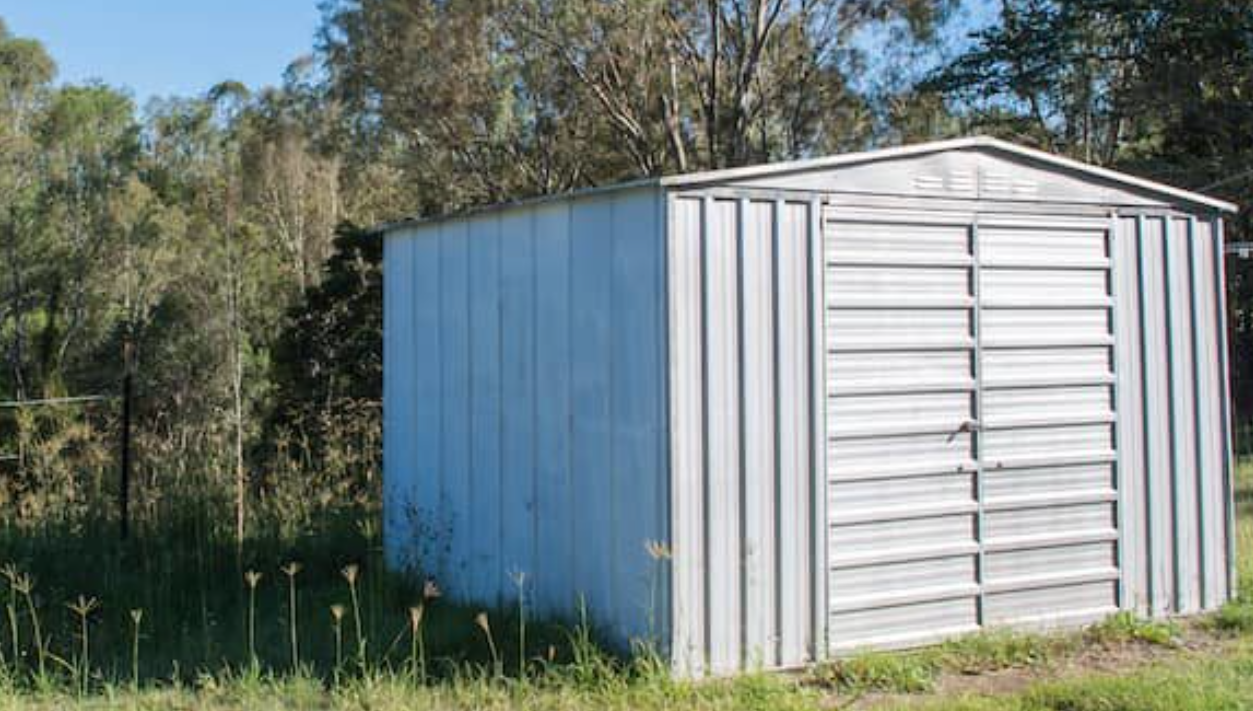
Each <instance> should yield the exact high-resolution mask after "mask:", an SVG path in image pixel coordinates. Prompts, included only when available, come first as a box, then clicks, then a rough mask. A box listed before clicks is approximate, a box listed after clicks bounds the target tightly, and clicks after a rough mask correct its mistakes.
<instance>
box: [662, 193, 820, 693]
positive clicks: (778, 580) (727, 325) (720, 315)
mask: <svg viewBox="0 0 1253 711" xmlns="http://www.w3.org/2000/svg"><path fill="white" fill-rule="evenodd" d="M819 211H820V208H819V206H818V203H817V202H816V201H813V202H811V201H808V200H801V201H797V200H796V199H795V198H791V199H784V198H780V199H778V200H753V199H748V198H716V197H712V196H701V195H682V194H680V195H675V196H673V197H672V198H671V199H670V216H669V223H670V239H669V245H670V246H669V250H670V251H669V254H670V258H669V290H670V291H669V301H670V358H671V363H670V368H671V369H670V398H671V402H670V426H671V447H672V449H671V502H672V503H671V505H672V510H671V517H672V544H673V551H674V559H673V590H672V594H673V605H674V608H673V619H674V626H673V629H672V640H673V642H672V646H673V653H674V658H675V666H676V668H677V669H678V670H679V671H681V672H683V673H698V672H701V671H704V670H710V671H713V672H715V673H719V672H726V671H731V670H734V669H739V668H744V667H754V666H764V667H777V666H794V665H798V664H802V663H804V662H805V661H806V660H808V659H810V658H812V654H813V652H814V640H815V636H814V632H815V629H816V627H819V625H816V624H815V623H816V620H815V608H814V606H813V600H814V599H816V597H815V587H816V586H817V585H820V584H821V581H820V580H816V579H815V577H814V575H813V572H814V564H815V560H816V558H815V547H814V534H815V530H816V529H817V528H818V527H816V526H815V524H814V521H815V520H816V519H815V516H816V515H818V514H817V513H816V511H817V509H816V506H815V497H814V496H813V492H814V488H815V476H814V472H815V471H818V469H817V466H816V460H817V457H819V456H821V455H820V454H816V452H815V447H814V444H813V443H814V438H813V432H814V431H815V428H816V427H817V426H818V424H817V423H818V421H819V420H820V418H821V412H820V410H819V409H815V408H814V407H813V404H814V402H815V400H814V397H813V396H814V393H813V387H814V385H813V383H814V382H815V379H814V378H813V374H812V369H813V367H814V362H815V359H814V352H813V350H812V347H813V344H814V341H813V339H812V335H811V331H812V329H813V319H812V316H813V313H814V310H813V298H814V294H815V290H814V289H812V288H811V274H813V273H814V271H813V263H812V260H813V258H814V255H815V254H816V252H815V250H814V247H815V245H816V241H815V240H814V238H813V237H814V235H816V234H817V230H816V225H817V220H818V215H819Z"/></svg>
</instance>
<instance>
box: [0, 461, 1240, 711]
mask: <svg viewBox="0 0 1253 711" xmlns="http://www.w3.org/2000/svg"><path fill="white" fill-rule="evenodd" d="M1236 498H1237V504H1238V507H1239V533H1238V543H1237V545H1238V548H1239V550H1240V553H1241V558H1240V565H1239V574H1240V580H1241V594H1240V596H1239V597H1238V599H1236V600H1235V601H1233V602H1232V603H1230V604H1228V605H1227V606H1226V607H1225V608H1224V609H1223V610H1222V611H1221V612H1219V613H1217V614H1215V615H1213V616H1211V617H1210V618H1209V619H1208V620H1207V622H1206V625H1207V628H1208V629H1210V630H1212V631H1214V632H1215V633H1217V634H1218V635H1219V637H1220V638H1221V637H1225V638H1227V639H1229V641H1228V642H1226V645H1227V647H1226V648H1225V651H1222V652H1213V651H1210V652H1205V653H1194V652H1190V651H1188V650H1187V649H1185V648H1179V645H1178V643H1179V641H1180V639H1181V636H1186V635H1187V634H1188V632H1187V630H1185V629H1183V628H1181V627H1180V626H1179V625H1177V624H1174V623H1162V622H1150V621H1145V620H1140V619H1137V618H1135V617H1133V616H1131V615H1125V614H1120V615H1116V616H1113V617H1111V618H1110V619H1108V620H1106V621H1104V622H1103V623H1101V624H1098V625H1095V626H1093V627H1091V628H1089V629H1087V630H1084V631H1081V632H1074V633H1068V634H1049V635H1041V634H1022V633H1011V632H989V633H984V634H980V635H974V636H970V637H965V638H960V639H956V640H953V641H950V642H947V643H945V644H942V645H937V646H935V647H932V648H928V649H922V650H916V651H911V652H903V653H871V654H864V655H857V656H853V657H850V658H847V659H842V660H839V661H836V662H831V663H826V664H822V665H819V666H817V667H815V668H814V669H812V670H809V671H808V672H807V673H805V674H802V675H768V674H751V675H745V676H741V677H737V678H734V679H724V680H712V681H699V682H683V681H676V680H673V679H671V678H670V677H669V676H668V675H667V674H666V673H665V670H664V667H663V665H661V664H660V663H659V662H657V661H656V660H654V659H653V658H652V657H650V656H649V655H647V654H645V655H641V656H640V657H639V658H637V659H634V660H626V659H623V658H620V657H617V656H614V655H612V654H609V653H606V652H604V651H603V650H601V649H599V648H597V647H596V645H595V644H594V643H593V640H594V638H595V632H594V630H588V629H586V628H585V627H579V626H578V625H576V624H574V623H572V622H571V621H567V622H566V623H564V624H557V623H549V624H537V623H536V622H535V621H528V624H527V629H526V638H527V647H526V649H525V650H520V649H519V636H520V635H519V633H518V629H519V624H518V623H519V617H518V613H517V611H516V610H512V609H510V610H488V611H486V612H487V614H488V620H489V622H490V628H491V630H492V642H493V643H494V644H495V645H496V646H497V647H498V648H499V649H498V655H499V658H500V659H501V660H502V661H501V662H500V663H499V664H498V665H497V664H493V662H492V659H493V655H492V652H491V650H490V647H489V644H488V642H487V638H486V636H485V635H484V634H483V631H482V630H481V628H480V627H478V626H477V625H476V624H475V616H476V614H478V613H479V612H480V610H478V609H467V608H462V607H457V606H454V605H452V604H449V603H447V602H446V601H444V600H434V601H428V603H427V605H426V606H425V607H424V608H423V611H424V614H423V617H422V625H423V626H422V630H423V633H424V634H423V640H424V642H425V645H424V647H425V656H426V658H427V659H426V660H427V664H426V665H425V666H426V671H427V672H428V677H429V678H428V679H427V680H426V683H422V682H421V680H420V679H419V674H418V673H417V672H416V669H417V667H416V665H415V664H414V663H413V662H414V660H413V658H412V656H411V655H412V649H413V648H414V647H413V644H412V641H413V640H412V637H411V632H410V627H409V623H410V617H409V610H410V608H411V607H412V606H414V605H415V604H416V603H417V602H419V601H420V600H422V599H423V592H422V590H421V589H420V588H419V587H418V586H415V585H414V584H413V583H411V582H409V581H407V580H405V579H402V578H399V577H396V576H393V575H389V574H388V573H386V572H385V571H384V570H383V565H382V561H381V552H380V546H379V541H378V536H377V531H376V529H375V528H374V527H373V526H372V525H370V524H369V523H368V522H369V521H372V520H374V516H373V515H365V514H360V515H359V514H352V513H348V514H345V515H343V516H340V517H336V518H331V519H328V520H326V521H324V522H323V523H322V524H321V527H320V528H319V529H317V530H311V531H306V532H304V533H303V534H301V535H296V536H286V537H281V538H280V537H278V536H273V537H265V536H261V537H258V538H255V539H254V540H252V541H250V542H249V544H248V546H247V547H246V549H245V552H244V554H243V556H242V558H241V557H238V556H237V554H236V550H235V546H234V545H233V543H232V542H231V541H230V540H229V538H222V537H221V534H220V533H216V532H215V531H216V530H217V529H216V528H215V527H214V526H211V525H209V524H208V523H207V519H208V517H209V512H208V511H207V509H206V510H204V511H200V512H195V511H193V512H191V513H189V514H188V516H187V517H186V518H185V519H184V520H182V521H178V522H175V523H173V524H170V525H166V526H163V527H162V528H160V529H159V530H152V529H149V530H145V531H140V532H138V534H137V535H136V536H134V537H133V538H132V540H130V541H128V542H127V543H125V544H122V543H119V542H117V541H116V540H115V539H114V538H113V537H112V536H109V535H101V534H100V530H101V528H100V527H99V526H90V525H89V526H83V527H70V526H63V527H48V528H45V529H41V530H39V531H30V530H21V531H18V530H5V529H0V565H3V564H6V563H11V564H12V565H13V566H14V567H15V569H16V570H18V571H20V572H21V573H22V574H29V575H30V576H32V577H33V579H34V591H33V593H32V595H31V603H32V604H33V605H34V606H35V615H34V616H32V615H31V614H30V613H29V612H28V611H27V607H26V600H25V599H24V597H23V596H20V595H19V596H17V597H10V594H11V592H12V591H11V590H10V588H9V586H7V585H6V584H4V583H3V582H2V581H0V652H3V664H2V665H0V711H3V710H4V709H9V708H14V709H16V708H35V709H41V708H46V709H55V708H64V707H66V706H69V705H76V706H77V707H80V708H102V709H103V708H115V707H118V706H125V707H128V708H136V709H164V708H198V709H208V710H209V711H217V710H218V709H223V710H225V709H238V708H249V709H276V710H277V709H286V708H317V709H366V708H368V709H377V710H379V711H389V710H391V709H397V710H398V709H407V708H435V709H470V708H485V709H555V710H563V709H584V708H608V709H759V708H768V709H780V710H788V709H826V708H839V707H840V706H842V705H845V704H847V703H849V702H850V701H852V700H855V699H858V698H861V697H864V696H866V695H876V694H877V695H878V696H876V698H881V699H882V700H883V702H884V703H886V704H889V707H890V704H891V703H893V702H894V701H893V700H894V699H896V698H898V697H897V696H895V695H898V694H907V695H909V698H910V705H909V707H910V708H928V709H939V710H942V711H949V710H954V709H993V708H995V709H1010V710H1014V709H1020V710H1022V711H1053V710H1055V711H1083V710H1086V709H1092V711H1098V710H1100V711H1118V710H1121V709H1127V710H1128V711H1129V710H1131V709H1183V710H1184V711H1187V710H1189V709H1207V710H1208V709H1227V708H1232V709H1235V708H1253V556H1250V555H1249V554H1250V552H1253V462H1249V461H1246V462H1244V463H1242V464H1241V466H1240V467H1239V477H1238V487H1237V492H1236ZM290 561H298V562H300V563H301V564H302V567H301V571H300V572H299V573H298V574H297V576H296V578H295V580H296V583H297V592H298V605H297V608H298V615H297V618H296V623H297V624H296V632H297V639H298V642H299V650H300V667H299V668H298V669H293V668H292V663H291V648H290V639H291V632H292V629H291V626H290V622H289V610H288V605H289V603H288V595H289V593H290V591H289V589H288V587H287V583H288V580H287V578H286V577H285V576H284V575H283V574H282V573H281V572H280V566H282V565H284V564H285V563H288V562H290ZM349 564H354V565H357V566H359V569H360V575H359V578H358V580H357V581H356V587H357V592H358V594H359V600H358V605H357V607H358V608H359V609H360V611H361V612H360V621H361V627H362V635H361V636H362V638H363V639H364V645H363V646H364V654H363V655H359V654H358V649H359V648H358V646H357V639H356V632H355V620H354V619H353V617H354V613H353V612H352V610H353V609H354V607H353V605H352V600H351V596H350V592H351V591H350V588H349V586H348V583H347V581H346V580H345V578H344V576H343V575H342V572H341V571H342V569H343V568H344V567H345V566H347V565H349ZM250 570H252V571H257V572H260V573H261V574H262V579H261V582H260V584H259V585H258V586H257V591H256V608H255V614H256V643H255V647H256V659H255V660H254V659H252V658H251V655H250V654H249V648H248V641H247V620H248V611H249V603H248V599H249V596H248V589H247V586H246V584H245V582H244V573H245V572H246V571H250ZM79 595H84V596H88V597H89V598H95V599H97V600H99V601H100V603H101V607H100V609H98V610H95V611H93V612H91V613H90V615H89V618H88V621H89V624H88V633H89V640H88V641H89V647H88V649H89V652H90V673H89V674H88V675H86V676H84V675H83V674H82V673H81V670H82V669H83V668H84V666H87V664H86V662H85V661H84V660H83V659H82V654H81V651H80V650H81V649H82V641H83V640H82V638H81V633H80V631H79V627H78V625H79V619H78V618H77V617H76V616H75V614H74V613H73V612H72V611H71V610H69V609H67V607H66V604H67V603H69V602H71V601H73V600H74V599H76V598H77V597H78V596H79ZM10 604H11V605H12V612H11V613H10V611H9V609H8V607H9V605H10ZM333 605H342V606H344V609H345V610H346V612H345V613H344V614H345V618H344V619H343V620H342V621H341V632H342V647H343V652H342V660H341V661H340V662H339V663H338V664H337V662H336V653H335V643H334V625H333V621H332V617H331V614H330V611H331V608H332V606H333ZM136 609H142V610H143V616H142V619H141V627H140V632H141V635H140V638H139V639H138V645H137V646H135V647H133V646H132V645H133V643H134V642H135V641H136V640H135V639H134V638H133V636H132V632H133V629H134V627H133V622H132V617H131V611H132V610H136ZM10 615H12V617H11V616H10ZM10 619H16V621H17V637H18V641H17V654H14V643H13V641H12V633H13V631H14V630H13V628H12V625H11V624H10ZM36 619H38V621H39V623H40V628H41V632H42V634H43V636H44V639H45V645H46V654H45V667H46V669H45V671H44V673H43V674H40V673H39V671H38V657H39V654H38V650H37V649H36V648H35V644H34V622H35V620H36ZM1122 645H1140V646H1160V647H1162V648H1164V649H1166V650H1167V654H1168V656H1167V657H1166V659H1168V660H1169V661H1168V662H1162V663H1158V664H1156V665H1155V666H1149V667H1144V668H1138V669H1136V670H1134V671H1128V672H1125V673H1123V674H1119V675H1091V674H1083V673H1079V674H1078V675H1077V676H1070V675H1068V677H1067V678H1066V679H1064V680H1054V681H1039V682H1036V683H1034V684H1028V685H1027V687H1026V688H1025V689H1020V690H1018V691H1014V692H1012V693H1008V694H998V695H995V696H966V697H963V696H939V695H937V694H936V691H937V689H939V688H941V681H943V680H944V679H946V678H950V677H951V678H956V679H960V678H961V677H964V676H968V675H980V674H987V673H989V672H1003V671H1006V670H1018V671H1017V672H1014V673H1021V674H1023V675H1026V676H1029V677H1032V678H1037V679H1048V678H1049V677H1050V676H1052V675H1053V674H1054V672H1055V670H1056V669H1058V668H1062V667H1064V666H1065V664H1066V663H1067V660H1073V659H1075V658H1076V656H1077V655H1079V654H1080V653H1083V654H1097V655H1099V654H1101V653H1102V652H1101V649H1102V648H1104V647H1110V648H1113V647H1117V646H1122ZM135 650H137V651H138V662H139V664H138V668H137V669H135V668H133V667H132V663H133V662H132V660H133V657H132V654H133V653H134V651H135ZM520 653H521V654H520ZM520 657H521V658H523V659H524V660H525V669H524V671H523V672H522V673H519V671H518V660H519V658H520ZM136 671H137V672H138V674H137V677H138V679H137V682H138V683H136V679H135V676H134V673H135V672H136ZM1080 672H1082V670H1080ZM943 688H946V689H947V688H949V686H947V685H945V686H944V687H943Z"/></svg>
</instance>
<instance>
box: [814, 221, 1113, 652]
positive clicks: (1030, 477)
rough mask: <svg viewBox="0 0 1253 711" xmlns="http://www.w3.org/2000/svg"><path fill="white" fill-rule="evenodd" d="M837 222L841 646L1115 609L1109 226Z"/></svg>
mask: <svg viewBox="0 0 1253 711" xmlns="http://www.w3.org/2000/svg"><path fill="white" fill-rule="evenodd" d="M824 223H825V228H824V229H825V231H824V238H825V255H826V259H825V272H826V273H825V277H826V283H825V292H824V293H825V297H824V298H825V300H826V314H825V319H826V322H825V330H826V342H827V363H826V384H827V392H828V405H827V407H828V410H827V433H828V438H829V442H828V455H827V481H828V505H827V511H828V523H829V538H828V564H829V577H828V599H829V610H828V613H829V616H830V617H829V627H828V640H829V644H830V647H831V649H832V650H833V651H836V652H838V651H842V650H848V649H851V648H857V647H864V646H904V645H909V644H917V643H922V642H926V641H929V640H934V639H938V638H941V637H945V636H950V635H953V634H959V633H964V632H970V631H973V630H976V629H979V628H980V627H984V626H997V625H1009V624H1052V623H1067V622H1078V621H1081V620H1087V619H1094V618H1097V617H1101V616H1103V615H1106V614H1108V613H1110V612H1112V611H1114V610H1116V609H1117V607H1118V601H1119V585H1118V579H1119V575H1118V569H1119V565H1118V548H1117V545H1118V540H1117V539H1118V533H1117V532H1118V525H1117V507H1116V500H1117V474H1116V471H1117V470H1116V458H1115V451H1114V450H1115V443H1114V417H1115V413H1114V402H1115V400H1114V377H1113V376H1114V370H1113V369H1114V362H1115V361H1114V353H1113V348H1114V342H1113V336H1112V334H1113V333H1114V332H1115V331H1114V330H1113V318H1114V313H1113V299H1112V293H1111V284H1112V283H1113V282H1112V279H1111V261H1110V253H1111V251H1110V239H1111V238H1110V234H1109V224H1108V222H1107V221H1106V220H1102V219H1091V220H1080V219H1074V220H1064V221H1062V220H1057V219H1052V220H1050V219H1047V218H1039V219H1037V218H1029V217H1023V216H1016V217H998V216H993V215H981V216H976V215H973V214H966V215H955V214H953V213H931V214H926V215H914V216H910V217H908V218H905V217H902V215H901V213H895V214H888V213H883V214H873V213H859V214H854V213H851V212H849V211H847V210H845V209H842V208H828V212H827V214H826V215H825V220H824Z"/></svg>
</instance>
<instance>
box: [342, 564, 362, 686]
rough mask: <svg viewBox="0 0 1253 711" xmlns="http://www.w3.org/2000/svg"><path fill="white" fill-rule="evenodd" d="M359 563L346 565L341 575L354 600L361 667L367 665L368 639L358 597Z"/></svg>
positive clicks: (353, 610)
mask: <svg viewBox="0 0 1253 711" xmlns="http://www.w3.org/2000/svg"><path fill="white" fill-rule="evenodd" d="M360 570H361V569H360V568H359V567H358V566H357V564H355V563H353V564H350V565H346V566H344V568H343V569H342V570H340V575H342V576H343V578H344V580H345V581H346V582H347V583H348V597H349V599H350V600H351V601H352V623H353V631H354V632H355V633H356V635H357V666H358V667H360V668H361V669H365V667H366V661H367V660H366V640H365V635H364V634H362V632H361V601H360V600H359V599H358V597H357V574H358V573H359V572H360Z"/></svg>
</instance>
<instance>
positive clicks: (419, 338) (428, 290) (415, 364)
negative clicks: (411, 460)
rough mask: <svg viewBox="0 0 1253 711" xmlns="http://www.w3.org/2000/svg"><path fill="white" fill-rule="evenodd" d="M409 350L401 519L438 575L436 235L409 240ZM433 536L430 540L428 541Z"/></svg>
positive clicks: (442, 525) (441, 563)
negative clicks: (408, 492)
mask: <svg viewBox="0 0 1253 711" xmlns="http://www.w3.org/2000/svg"><path fill="white" fill-rule="evenodd" d="M412 250H413V302H412V306H411V307H410V312H409V313H410V316H411V317H412V318H413V332H414V349H413V354H412V361H411V362H410V367H412V368H413V372H414V381H415V382H414V390H413V399H414V403H415V405H416V409H415V412H414V417H413V434H412V437H413V440H414V447H415V452H414V454H415V462H416V464H417V468H416V470H415V472H414V476H415V484H416V486H415V487H414V489H413V495H412V498H411V499H410V500H409V503H408V506H407V510H406V512H405V515H406V516H407V517H408V518H409V525H410V526H411V527H412V530H413V531H414V533H415V534H416V542H417V547H416V548H417V554H418V560H419V561H420V562H421V565H422V567H424V568H426V569H429V570H431V571H432V572H433V573H435V574H437V575H438V574H440V573H442V572H443V571H444V569H445V568H446V566H447V556H446V552H447V537H446V536H445V535H442V534H441V533H440V532H441V531H443V530H446V529H447V527H448V525H449V520H448V517H447V513H446V509H445V507H444V506H442V504H443V502H442V501H440V484H441V477H442V476H443V461H442V451H441V446H440V445H441V444H442V442H441V441H440V437H441V433H440V429H441V423H440V421H441V409H442V406H443V401H442V395H443V393H442V392H441V390H442V388H443V385H442V382H441V378H442V372H441V362H440V361H441V358H440V356H441V339H442V336H443V329H441V328H440V279H439V273H440V235H439V231H438V230H429V231H426V232H424V233H421V234H418V235H415V236H414V237H413V246H412ZM432 534H433V535H432Z"/></svg>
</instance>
